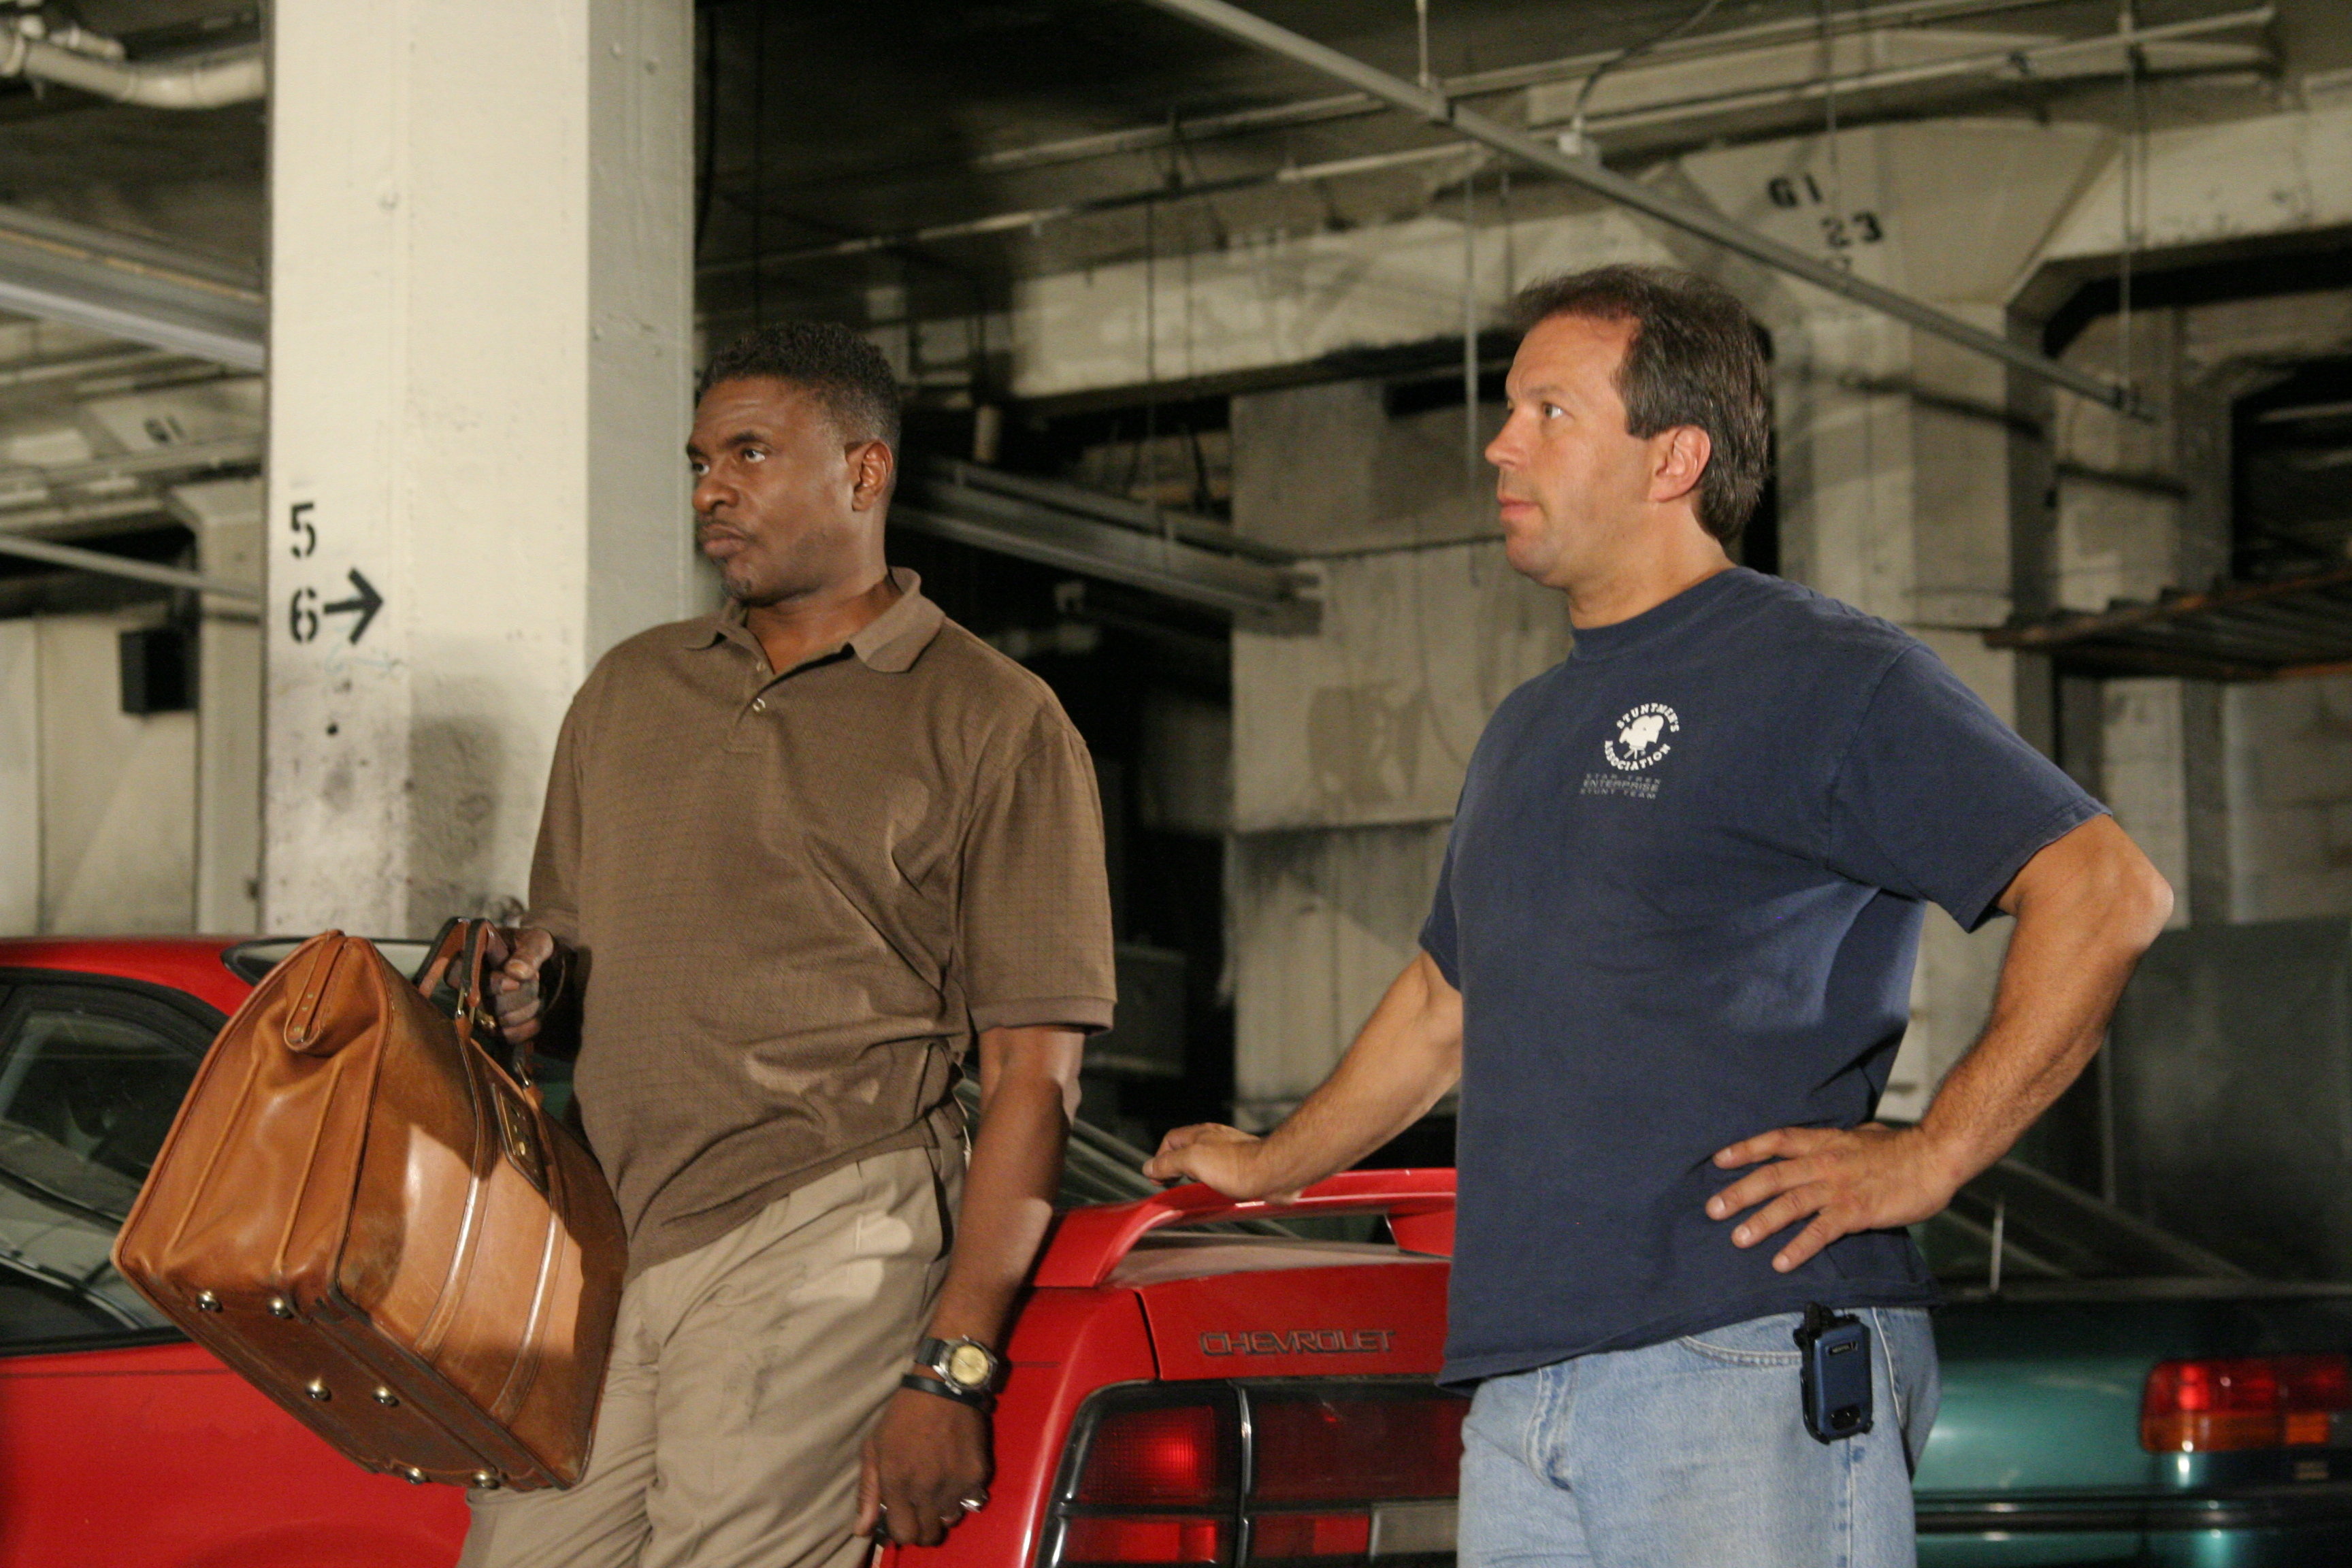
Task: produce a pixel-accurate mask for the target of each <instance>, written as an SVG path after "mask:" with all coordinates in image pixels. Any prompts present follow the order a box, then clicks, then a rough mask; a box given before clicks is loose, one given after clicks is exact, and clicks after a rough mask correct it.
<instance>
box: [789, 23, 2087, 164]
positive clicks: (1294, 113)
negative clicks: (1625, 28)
mask: <svg viewBox="0 0 2352 1568" xmlns="http://www.w3.org/2000/svg"><path fill="white" fill-rule="evenodd" d="M2061 3H2063V0H1889V3H1884V4H1880V5H1870V6H1867V7H1856V8H1855V9H1853V10H1850V11H1844V12H1839V13H1834V14H1832V16H1831V18H1830V21H1829V24H1828V27H1827V31H1828V33H1829V35H1830V36H1831V37H1845V36H1847V35H1848V34H1852V33H1872V32H1883V31H1892V30H1895V29H1896V28H1900V27H1909V26H1921V25H1924V24H1927V23H1934V22H1954V21H1968V20H1972V19H1975V18H1978V17H1983V16H2004V15H2007V14H2009V13H2011V12H2016V11H2030V10H2035V9H2040V8H2043V7H2046V6H2049V5H2057V4H2061ZM1823 30H1824V29H1823V26H1822V20H1821V18H1820V17H1818V16H1811V15H1808V16H1794V17H1784V18H1781V19H1780V20H1778V21H1772V22H1757V23H1751V24H1749V25H1748V26H1741V27H1724V28H1720V29H1717V30H1716V31H1713V32H1706V33H1695V34H1692V35H1691V36H1689V37H1683V38H1676V39H1673V40H1671V41H1668V42H1665V43H1662V44H1660V45H1659V46H1658V47H1655V48H1654V49H1652V50H1651V51H1650V52H1649V54H1648V55H1647V57H1646V58H1647V60H1648V61H1649V62H1650V63H1652V64H1656V63H1659V62H1673V61H1679V60H1685V59H1690V58H1706V57H1707V56H1710V55H1718V54H1728V53H1735V52H1738V51H1739V50H1743V49H1750V48H1756V47H1768V46H1769V45H1772V44H1776V43H1780V42H1784V41H1787V40H1790V39H1794V40H1797V41H1800V42H1811V41H1813V40H1815V39H1818V38H1820V37H1822V33H1823ZM1624 52H1625V51H1624V50H1622V49H1596V50H1593V51H1591V52H1590V53H1587V54H1581V55H1570V56H1567V57H1565V58H1560V59H1551V60H1539V61H1537V62H1535V63H1533V64H1531V65H1517V66H1501V67H1497V68H1495V69H1493V70H1483V71H1474V72H1471V73H1469V74H1467V75H1465V76H1456V77H1445V78H1442V79H1439V80H1438V81H1437V82H1436V83H1434V84H1433V85H1434V86H1436V87H1437V88H1438V89H1439V90H1441V91H1443V92H1444V94H1445V95H1446V96H1447V97H1449V98H1454V99H1463V98H1480V97H1486V96H1487V95H1489V94H1493V93H1501V92H1512V91H1516V90H1517V89H1521V88H1528V87H1539V86H1547V85H1549V84H1551V83H1555V82H1561V81H1576V80H1579V79H1582V78H1584V77H1586V76H1590V75H1591V73H1592V72H1593V71H1595V70H1598V69H1599V68H1601V67H1602V66H1605V65H1607V64H1609V63H1610V62H1611V61H1612V60H1614V59H1616V58H1618V56H1620V55H1622V54H1623V53H1624ZM1382 107H1383V105H1382V104H1381V101H1380V100H1378V99H1376V98H1373V97H1372V96H1371V95H1370V94H1369V93H1361V92H1343V93H1339V94H1337V95H1336V96H1333V97H1329V98H1310V99H1301V100H1296V101H1294V102H1290V103H1274V104H1267V105H1265V106H1264V107H1262V108H1258V109H1239V110H1229V111H1227V112H1225V113H1222V114H1203V115H1197V116H1192V117H1183V116H1178V117H1172V118H1171V119H1168V120H1163V121H1158V122H1156V123H1154V124H1150V125H1135V126H1129V127H1128V128H1126V129H1124V130H1119V131H1097V132H1089V133H1087V134H1086V135H1083V136H1071V137H1064V138H1060V139H1057V140H1055V141H1052V142H1027V143H1024V144H1021V145H1017V146H1012V147H1000V148H997V149H995V150H994V151H992V152H986V153H977V154H975V155H973V156H972V157H971V158H970V159H969V160H967V161H966V166H968V167H970V168H972V169H977V170H980V171H982V173H986V174H1007V173H1012V172H1013V171H1017V170H1022V169H1040V168H1048V167H1051V166H1053V165H1055V164H1058V163H1084V162H1086V161H1087V160H1090V159H1096V158H1109V157H1116V156H1118V155H1119V154H1121V153H1146V152H1151V151H1154V150H1156V149H1159V148H1162V147H1176V146H1189V145H1192V144H1194V143H1198V142H1206V141H1211V140H1213V139H1216V138H1219V137H1225V136H1246V135H1250V134H1252V133H1255V132H1266V131H1280V130H1286V129H1288V128H1290V127H1293V126H1298V125H1316V124H1321V123H1325V122H1327V121H1334V120H1350V119H1354V118H1356V117H1358V116H1360V115H1366V114H1377V113H1379V112H1380V111H1381V109H1382ZM852 177H854V178H857V179H866V178H870V177H871V172H870V171H868V172H860V173H859V174H856V175H854V176H852ZM810 183H822V182H810Z"/></svg>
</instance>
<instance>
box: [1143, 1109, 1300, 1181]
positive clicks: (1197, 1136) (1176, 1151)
mask: <svg viewBox="0 0 2352 1568" xmlns="http://www.w3.org/2000/svg"><path fill="white" fill-rule="evenodd" d="M1264 1148H1265V1140H1264V1139H1262V1138H1257V1137H1254V1136H1252V1135H1251V1134H1249V1133H1247V1132H1244V1131H1242V1130H1241V1129H1240V1128H1238V1127H1227V1126H1225V1125H1224V1124H1223V1123H1222V1122H1217V1121H1202V1122H1198V1123H1195V1124H1194V1125H1192V1126H1191V1127H1179V1128H1178V1129H1176V1131H1173V1132H1171V1133H1170V1134H1168V1136H1167V1137H1165V1138H1162V1139H1161V1140H1160V1152H1158V1153H1156V1154H1154V1155H1152V1156H1151V1158H1150V1159H1149V1160H1147V1161H1145V1162H1144V1164H1143V1173H1144V1174H1145V1175H1147V1176H1150V1178H1151V1179H1152V1180H1153V1181H1155V1182H1179V1181H1182V1180H1184V1179H1185V1178H1187V1177H1190V1178H1191V1179H1192V1180H1193V1181H1196V1182H1200V1183H1203V1184H1206V1185H1209V1186H1212V1187H1214V1188H1216V1189H1217V1191H1219V1192H1221V1193H1223V1194H1225V1196H1227V1197H1229V1198H1264V1197H1273V1196H1276V1195H1277V1194H1276V1193H1275V1192H1274V1190H1273V1189H1272V1188H1271V1187H1269V1186H1268V1185H1267V1184H1266V1183H1265V1179H1264V1178H1263V1177H1262V1176H1261V1175H1260V1174H1259V1172H1258V1166H1259V1164H1260V1161H1259V1157H1258V1156H1259V1152H1260V1151H1261V1150H1262V1149H1264ZM1278 1195H1280V1196H1284V1197H1288V1196H1292V1195H1294V1194H1287V1193H1286V1194H1278Z"/></svg>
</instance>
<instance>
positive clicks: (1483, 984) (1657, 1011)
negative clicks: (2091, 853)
mask: <svg viewBox="0 0 2352 1568" xmlns="http://www.w3.org/2000/svg"><path fill="white" fill-rule="evenodd" d="M2103 809H2104V808H2103V807H2101V806H2100V805H2099V804H2098V803H2097V802H2096V801H2095V800H2093V799H2092V798H2091V797H2090V796H2089V795H2085V794H2084V792H2083V791H2082V790H2081V789H2080V788H2079V787H2077V786H2076V785H2075V784H2074V781H2072V780H2071V779H2069V778H2068V777H2067V776H2066V775H2065V774H2064V773H2061V772H2060V771H2059V770H2058V769H2057V768H2056V767H2054V766H2053V765H2052V764H2051V763H2050V762H2049V761H2048V760H2046V759H2045V758H2043V757H2042V755H2041V754H2040V753H2038V752H2035V751H2034V750H2033V749H2032V747H2030V746H2028V745H2027V744H2026V743H2025V742H2023V741H2022V740H2021V739H2019V737H2018V735H2017V734H2016V732H2015V731H2012V730H2011V729H2010V728H2009V727H2008V726H2007V725H2006V724H2003V723H2002V722H2001V721H2000V720H1999V719H1998V718H1996V717H1994V716H1993V714H1992V712H1991V711H1990V710H1989V709H1987V708H1986V707H1985V705H1984V704H1983V703H1982V702H1981V701H1979V700H1978V699H1977V697H1976V695H1975V694H1974V693H1973V692H1971V691H1969V689H1968V688H1967V687H1965V686H1963V685H1961V684H1960V682H1959V680H1958V679H1957V678H1956V677H1955V676H1954V675H1953V674H1952V673H1951V671H1950V670H1949V669H1948V668H1945V666H1944V665H1943V663H1942V661H1941V660H1939V659H1937V658H1936V656H1935V655H1934V654H1932V653H1930V652H1929V651H1928V650H1927V647H1925V646H1923V645H1922V644H1920V643H1919V642H1917V641H1916V640H1915V639H1914V638H1912V637H1909V636H1907V635H1906V634H1905V633H1904V632H1902V631H1901V630H1899V629H1897V628H1896V627H1895V626H1890V625H1888V624H1887V623H1886V622H1885V621H1881V620H1877V619H1874V618H1873V617H1872V616H1865V615H1864V614H1863V613H1862V612H1860V611H1858V610H1855V609H1853V608H1851V607H1849V606H1847V605H1842V604H1840V603H1838V602H1837V601H1836V600H1834V599H1830V598H1826V597H1824V596H1823V595H1819V594H1815V593H1813V592H1811V590H1809V589H1805V588H1801V587H1799V586H1797V585H1796V584H1792V583H1788V582H1784V581H1782V580H1780V579H1779V578H1773V577H1766V576H1762V575H1760V574H1757V573H1754V572H1749V571H1747V570H1744V569H1741V570H1734V571H1729V572H1725V573H1723V574H1719V575H1717V576H1715V577H1711V578H1709V579H1707V580H1706V582H1704V583H1701V584H1698V585H1697V586H1696V587H1693V588H1690V589H1687V590H1685V592H1683V593H1682V594H1679V595H1675V597H1674V598H1672V599H1670V600H1668V601H1666V603H1664V604H1663V605H1658V606H1657V607H1655V608H1654V609H1652V610H1649V611H1647V612H1646V613H1644V614H1643V615H1640V616H1635V617H1633V619H1632V620H1629V621H1623V622H1621V623H1619V624H1618V625H1615V626H1600V627H1595V628H1592V629H1590V630H1585V631H1580V632H1579V633H1578V634H1577V638H1576V647H1575V651H1574V652H1573V653H1572V654H1571V655H1570V658H1568V660H1567V661H1566V662H1565V663H1562V664H1560V665H1559V666H1557V667H1555V668H1552V669H1550V670H1548V671H1546V672H1545V673H1544V674H1542V675H1539V676H1538V677H1536V678H1535V679H1533V680H1530V681H1528V683H1527V684H1526V685H1524V686H1522V687H1520V688H1519V689H1517V690H1516V691H1514V692H1512V693H1511V695H1510V696H1509V697H1508V698H1507V699H1506V700H1504V702H1503V705H1502V706H1501V708H1499V709H1498V710H1496V714H1495V717H1494V719H1493V720H1492V721H1490V722H1489V723H1488V724H1487V726H1486V732H1485V734H1483V735H1482V736H1480V737H1479V741H1478V747H1477V750H1476V752H1475V753H1474V754H1473V755H1472V757H1471V760H1470V771H1469V775H1468V778H1467V780H1466V782H1465V784H1464V785H1463V790H1462V802H1461V805H1460V807H1459V809H1458V811H1457V812H1456V815H1455V816H1454V831H1453V837H1452V838H1451V840H1450V842H1449V843H1448V846H1447V848H1446V855H1445V866H1444V873H1443V875H1442V877H1441V879H1440V881H1439V883H1438V889H1437V900H1436V906H1435V908H1434V909H1433V911H1432V912H1431V914H1430V918H1429V923H1428V925H1427V926H1426V927H1425V928H1423V932H1422V945H1423V947H1424V948H1426V949H1427V950H1428V952H1429V953H1430V956H1431V957H1432V958H1433V959H1434V960H1435V961H1436V963H1437V966H1438V968H1439V969H1440V970H1442V971H1443V972H1444V974H1445V977H1446V979H1447V980H1448V981H1450V982H1452V983H1453V984H1454V985H1455V986H1456V987H1458V988H1459V989H1460V990H1461V992H1462V996H1463V1004H1464V1024H1463V1070H1462V1109H1461V1132H1460V1154H1459V1161H1460V1166H1461V1210H1460V1215H1459V1219H1458V1229H1457V1233H1456V1238H1455V1251H1454V1285H1453V1294H1452V1300H1451V1307H1450V1321H1449V1324H1448V1330H1447V1344H1446V1363H1445V1371H1444V1380H1445V1381H1446V1382H1448V1383H1468V1382H1473V1381H1475V1380H1476V1379H1478V1378H1482V1377H1492V1376H1497V1375H1500V1374H1502V1373H1512V1372H1523V1371H1526V1370H1528V1368H1531V1367H1537V1366H1542V1365H1544V1364H1546V1363H1550V1362H1555V1361H1559V1360H1561V1359H1563V1358H1565V1357H1568V1356H1572V1355H1580V1354H1583V1353H1585V1352H1591V1351H1605V1350H1627V1349H1632V1348H1633V1347H1636V1346H1640V1345H1645V1344H1654V1343H1656V1342H1660V1341H1663V1340H1667V1339H1672V1338H1675V1337H1676V1336H1678V1335H1682V1334H1687V1333H1695V1332H1697V1331H1700V1330H1703V1329H1708V1328H1715V1327H1718V1326H1720V1325H1722V1324H1725V1323H1731V1322H1738V1321H1742V1320H1745V1319H1748V1318H1754V1317H1760V1316H1762V1315H1764V1314H1766V1313H1769V1312H1779V1311H1788V1310H1797V1309H1800V1308H1801V1307H1802V1306H1803V1305H1804V1304H1805V1303H1806V1302H1808V1301H1821V1302H1823V1303H1825V1304H1827V1305H1830V1306H1832V1307H1859V1306H1909V1305H1919V1304H1924V1303H1927V1302H1929V1301H1932V1300H1935V1295H1936V1292H1935V1287H1934V1284H1933V1281H1932V1280H1931V1279H1930V1278H1929V1276H1928V1274H1927V1268H1926V1266H1925V1264H1924V1263H1923V1261H1922V1260H1921V1258H1920V1257H1919V1255H1918V1252H1917V1250H1916V1248H1915V1247H1913V1246H1912V1245H1911V1239H1910V1237H1908V1236H1907V1235H1906V1233H1904V1232H1903V1231H1900V1230H1892V1231H1873V1232H1866V1233H1864V1234H1860V1235H1855V1236H1849V1237H1843V1238H1842V1239H1840V1240H1839V1241H1837V1242H1836V1243H1834V1244H1833V1245H1832V1246H1831V1247H1828V1248H1827V1249H1826V1250H1825V1251H1823V1252H1822V1254H1821V1255H1819V1256H1818V1257H1815V1258H1812V1259H1811V1260H1810V1261H1808V1262H1807V1263H1805V1264H1804V1265H1803V1266H1802V1267H1801V1268H1797V1269H1796V1270H1794V1271H1793V1272H1791V1273H1789V1274H1785V1275H1782V1274H1776V1273H1774V1272H1773V1269H1772V1262H1771V1260H1772V1257H1773V1255H1774V1254H1775V1253H1776V1252H1777V1251H1778V1250H1779V1249H1780V1246H1782V1245H1785V1243H1786V1242H1787V1241H1788V1239H1789V1238H1790V1236H1791V1235H1793V1234H1794V1230H1793V1227H1792V1228H1791V1230H1790V1231H1789V1232H1784V1233H1783V1234H1782V1235H1781V1236H1780V1237H1778V1238H1776V1239H1774V1240H1772V1241H1768V1242H1765V1243H1763V1244H1760V1245H1759V1246H1756V1247H1749V1248H1746V1249H1742V1248H1739V1247H1734V1246H1732V1245H1731V1229H1732V1226H1731V1223H1730V1222H1728V1221H1717V1220H1711V1219H1709V1218H1707V1217H1706V1212H1705V1209H1704V1206H1703V1205H1705V1204H1706V1200H1707V1199H1708V1198H1709V1197H1710V1196H1712V1195H1713V1194H1715V1193H1717V1191H1719V1190H1720V1189H1722V1188H1723V1187H1725V1186H1727V1185H1728V1184H1730V1183H1731V1182H1732V1181H1734V1180H1736V1179H1738V1173H1737V1172H1726V1171H1721V1170H1717V1168H1716V1167H1715V1165H1714V1164H1713V1163H1712V1161H1713V1157H1714V1155H1715V1152H1716V1151H1717V1150H1718V1149H1721V1148H1723V1147H1724V1146H1726V1145H1727V1144H1729V1143H1733V1142H1738V1140H1740V1139H1742V1138H1747V1137H1751V1136H1753V1135H1755V1134H1757V1133H1759V1132H1766V1131H1771V1130H1772V1129H1774V1128H1780V1127H1800V1126H1816V1127H1852V1126H1854V1125H1855V1124H1857V1123H1859V1122H1862V1121H1867V1120H1868V1119H1869V1118H1870V1117H1871V1115H1872V1114H1873V1113H1874V1110H1875V1109H1876V1106H1877V1103H1878V1097H1879V1094H1880V1093H1881V1092H1882V1091H1883V1090H1884V1089H1885V1087H1886V1075H1887V1072H1888V1070H1889V1069H1890V1068H1891V1067H1892V1066H1893V1064H1894V1058H1895V1047H1896V1046H1897V1044H1899V1043H1900V1042H1901V1040H1902V1038H1903V1028H1904V1024H1905V1021H1906V1018H1907V1017H1908V1016H1909V1013H1910V999H1911V969H1912V963H1913V960H1914V958H1915V956H1916V952H1917V948H1918V941H1919V930H1920V923H1921V921H1922V918H1923V915H1924V912H1925V907H1926V902H1927V900H1934V901H1935V902H1936V903H1937V904H1940V905H1942V906H1943V907H1944V909H1946V910H1948V911H1949V912H1950V913H1951V915H1952V917H1953V918H1954V919H1955V920H1957V921H1959V923H1960V924H1961V925H1962V926H1964V927H1967V928H1969V929H1970V930H1973V929H1975V928H1976V927H1977V926H1979V925H1980V924H1982V923H1983V922H1984V921H1985V920H1987V919H1988V918H1989V917H1990V916H1991V915H1992V914H1993V913H1994V912H1996V911H1995V908H1994V902H1995V900H1997V899H1999V898H2000V894H2001V892H2002V890H2003V889H2006V888H2007V887H2008V885H2009V883H2010V881H2011V879H2012V878H2013V877H2015V875H2016V874H2017V872H2018V869H2019V868H2021V867H2022V866H2023V865H2024V864H2025V862H2026V861H2027V860H2028V859H2030V858H2032V856H2033V854H2034V852H2035V851H2037V850H2039V849H2040V848H2042V846H2044V845H2046V844H2048V843H2050V842H2051V841H2052V840H2053V839H2055V838H2057V837H2061V836H2062V835H2063V834H2064V833H2066V832H2067V831H2069V830H2070V829H2072V828H2074V827H2075V826H2079V825H2080V824H2082V823H2084V822H2085V821H2087V820H2089V819H2090V818H2091V817H2093V816H2097V815H2099V813H2100V812H2101V811H2102V810H2103Z"/></svg>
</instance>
